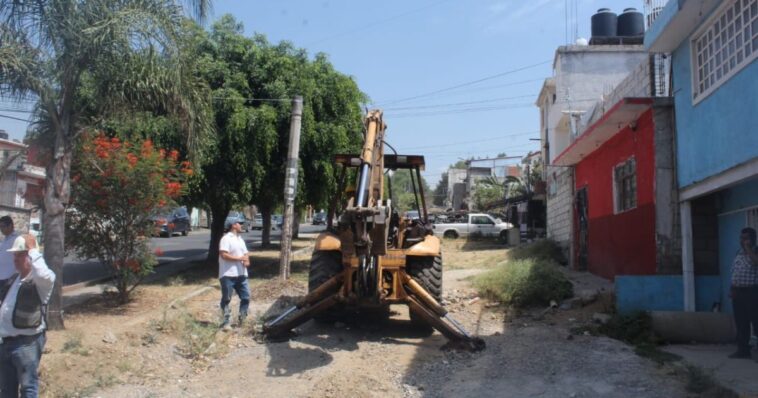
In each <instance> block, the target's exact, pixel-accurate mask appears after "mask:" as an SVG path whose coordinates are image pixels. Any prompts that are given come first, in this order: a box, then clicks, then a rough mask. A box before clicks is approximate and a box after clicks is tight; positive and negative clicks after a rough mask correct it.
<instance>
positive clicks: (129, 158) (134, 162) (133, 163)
mask: <svg viewBox="0 0 758 398" xmlns="http://www.w3.org/2000/svg"><path fill="white" fill-rule="evenodd" d="M126 160H127V161H128V162H129V167H130V168H134V166H136V165H137V160H138V159H137V156H136V155H135V154H133V153H130V154H127V155H126Z"/></svg>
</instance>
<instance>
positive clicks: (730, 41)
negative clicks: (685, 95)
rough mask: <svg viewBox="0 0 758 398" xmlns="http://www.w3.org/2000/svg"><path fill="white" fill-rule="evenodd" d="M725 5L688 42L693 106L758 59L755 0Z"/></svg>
mask: <svg viewBox="0 0 758 398" xmlns="http://www.w3.org/2000/svg"><path fill="white" fill-rule="evenodd" d="M724 3H725V4H724V5H723V6H721V8H719V9H718V10H717V11H716V12H715V13H714V15H713V16H712V17H711V18H710V19H709V20H708V22H707V23H705V24H704V25H703V28H701V29H700V30H699V31H698V32H697V33H696V34H695V35H694V39H693V40H692V43H691V49H692V51H691V52H692V85H693V87H692V100H693V102H694V103H697V102H699V101H700V100H702V99H703V98H705V97H706V96H708V94H710V93H712V92H713V91H714V90H716V89H717V88H718V87H719V86H720V85H721V84H723V83H724V82H725V81H727V80H728V79H729V78H730V77H732V76H733V75H734V74H736V73H737V72H739V71H740V69H742V68H743V67H745V66H746V65H747V64H749V63H750V62H751V61H753V60H754V59H755V58H756V57H758V0H729V1H725V2H724Z"/></svg>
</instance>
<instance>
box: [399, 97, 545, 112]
mask: <svg viewBox="0 0 758 398" xmlns="http://www.w3.org/2000/svg"><path fill="white" fill-rule="evenodd" d="M520 98H534V94H528V95H519V96H516V97H501V98H492V99H486V100H480V101H470V102H456V103H452V104H436V105H419V106H406V107H399V108H384V111H385V112H387V111H400V110H408V109H429V108H444V107H450V106H458V105H473V104H484V103H488V102H497V101H506V100H512V99H520Z"/></svg>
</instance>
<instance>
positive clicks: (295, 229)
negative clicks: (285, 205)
mask: <svg viewBox="0 0 758 398" xmlns="http://www.w3.org/2000/svg"><path fill="white" fill-rule="evenodd" d="M302 216H303V215H302V211H301V210H300V209H295V212H294V214H293V215H292V239H297V238H299V237H300V217H302Z"/></svg>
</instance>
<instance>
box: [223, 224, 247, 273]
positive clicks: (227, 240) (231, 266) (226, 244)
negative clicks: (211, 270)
mask: <svg viewBox="0 0 758 398" xmlns="http://www.w3.org/2000/svg"><path fill="white" fill-rule="evenodd" d="M218 251H219V255H218V277H219V278H221V277H224V276H230V277H235V276H247V267H245V266H244V265H242V261H229V260H224V258H223V257H221V252H222V251H224V252H227V253H229V255H231V256H234V257H239V256H241V255H243V254H245V253H247V251H248V250H247V245H245V240H244V239H242V237H241V236H239V235H237V234H235V233H234V232H227V234H226V235H224V237H223V238H221V243H219V245H218Z"/></svg>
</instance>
